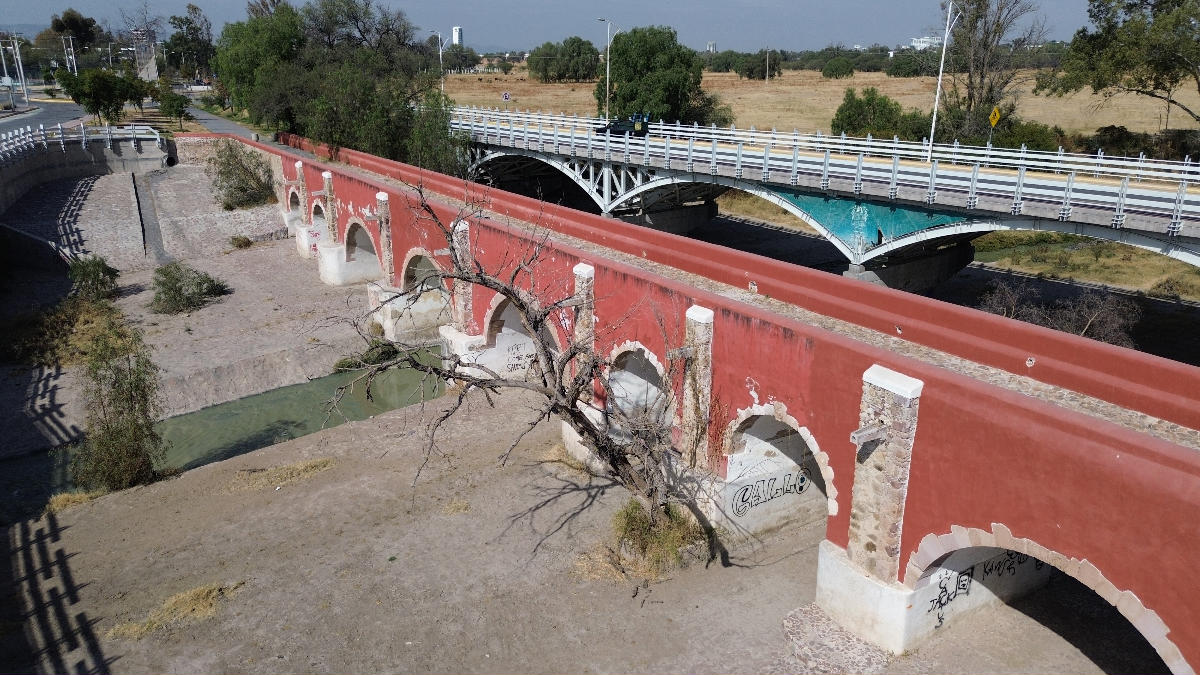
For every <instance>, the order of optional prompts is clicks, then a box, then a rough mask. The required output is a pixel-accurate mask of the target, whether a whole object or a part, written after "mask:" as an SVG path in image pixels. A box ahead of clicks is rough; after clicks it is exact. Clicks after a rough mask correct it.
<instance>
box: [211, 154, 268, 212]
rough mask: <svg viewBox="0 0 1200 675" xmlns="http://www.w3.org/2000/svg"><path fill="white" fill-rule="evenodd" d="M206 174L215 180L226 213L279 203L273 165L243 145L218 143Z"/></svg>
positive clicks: (219, 198) (218, 195)
mask: <svg viewBox="0 0 1200 675" xmlns="http://www.w3.org/2000/svg"><path fill="white" fill-rule="evenodd" d="M205 173H207V174H208V176H209V178H211V179H212V187H213V194H215V195H216V197H217V201H219V202H221V206H223V207H224V208H225V210H227V211H231V210H233V209H245V208H249V207H252V206H259V205H260V204H269V203H272V202H274V201H275V200H276V197H275V178H274V176H273V175H272V173H271V165H270V163H268V162H267V159H266V157H263V155H262V154H261V153H259V152H258V151H256V150H254V149H253V148H250V147H247V146H245V145H243V144H241V143H236V142H234V141H225V140H222V141H218V142H217V144H216V148H215V151H214V152H213V154H212V157H209V159H208V166H207V167H206V169H205Z"/></svg>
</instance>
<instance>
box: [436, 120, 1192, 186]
mask: <svg viewBox="0 0 1200 675" xmlns="http://www.w3.org/2000/svg"><path fill="white" fill-rule="evenodd" d="M454 112H455V116H457V117H462V118H466V117H470V116H472V115H474V116H479V115H486V116H487V117H488V118H489V119H492V120H495V121H497V122H500V123H505V122H507V123H509V124H518V123H519V124H522V125H523V124H525V123H532V124H535V125H536V124H538V123H541V124H542V125H558V126H560V127H567V128H574V129H581V130H587V129H593V130H594V129H596V128H599V127H600V126H603V125H604V124H605V121H604V120H603V119H602V118H593V117H586V116H585V117H580V116H578V115H566V114H557V115H555V114H547V113H530V112H517V111H508V110H493V109H487V108H474V107H458V108H456V109H455V111H454ZM650 133H651V134H652V135H654V136H660V137H667V138H678V139H682V140H687V139H695V140H697V141H710V140H716V141H717V142H718V143H727V144H737V143H743V144H745V145H750V146H756V147H764V146H771V147H773V148H776V149H790V148H793V147H794V148H799V149H800V150H801V151H807V152H824V151H826V150H829V151H830V152H833V153H836V154H843V155H857V154H859V153H862V154H865V155H868V156H879V157H893V156H899V157H900V158H901V159H904V160H910V161H917V162H924V163H928V162H927V159H926V158H927V157H928V155H929V142H928V139H926V140H924V141H921V142H919V143H918V142H913V141H901V140H900V139H899V138H897V137H893V138H890V139H884V138H873V137H872V136H870V135H868V136H867V137H866V138H858V137H853V136H847V135H845V134H842V135H840V136H829V135H826V134H822V133H820V132H817V133H815V134H802V133H800V132H799V131H795V130H793V131H792V132H791V133H787V132H779V131H776V130H774V129H772V130H771V131H757V130H755V129H754V128H753V127H752V128H750V129H738V128H737V127H735V126H732V125H731V126H730V127H728V128H725V127H717V126H716V125H712V126H707V127H705V126H700V125H697V124H691V125H686V124H680V123H679V122H676V123H674V124H669V123H664V122H657V123H652V124H651V125H650ZM933 159H937V160H939V161H942V162H951V163H954V164H972V163H974V162H980V163H982V164H984V165H985V166H989V167H990V166H998V167H1013V168H1016V167H1020V166H1024V167H1026V169H1027V170H1035V171H1047V172H1050V173H1067V172H1071V171H1075V172H1076V173H1090V174H1091V175H1093V176H1096V177H1099V176H1113V177H1117V178H1123V177H1126V176H1129V177H1130V178H1131V179H1133V180H1134V181H1141V180H1165V181H1168V182H1171V183H1177V182H1179V181H1180V180H1187V181H1189V182H1195V181H1200V161H1192V158H1191V156H1188V157H1187V158H1185V159H1184V161H1182V162H1177V161H1167V160H1157V159H1150V158H1147V157H1146V156H1145V153H1142V154H1140V155H1139V156H1137V157H1116V156H1108V155H1105V154H1104V150H1103V148H1102V149H1100V150H1098V151H1097V153H1096V154H1095V155H1085V154H1080V153H1069V152H1065V151H1064V150H1063V149H1062V147H1059V149H1058V151H1057V152H1046V151H1042V150H1028V149H1026V148H1024V147H1022V148H1020V149H1017V150H1013V149H1008V148H996V147H993V146H991V145H987V146H974V145H963V144H960V143H959V142H958V141H955V142H954V143H949V144H947V143H935V144H934V146H933ZM1197 160H1200V158H1197Z"/></svg>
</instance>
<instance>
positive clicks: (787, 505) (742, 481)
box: [725, 414, 829, 533]
mask: <svg viewBox="0 0 1200 675" xmlns="http://www.w3.org/2000/svg"><path fill="white" fill-rule="evenodd" d="M806 433H807V432H805V433H802V432H801V430H800V429H798V428H796V427H794V426H792V425H790V424H788V423H786V422H784V421H782V420H780V419H778V418H776V417H775V416H774V415H765V414H764V415H754V416H751V417H749V418H747V419H745V420H744V421H742V423H741V424H739V425H738V426H737V428H736V429H735V430H734V432H733V434H732V436H731V437H730V448H729V449H730V453H729V459H728V464H727V472H726V478H725V480H726V487H725V492H726V494H727V495H728V499H727V500H726V508H727V509H728V510H729V513H727V514H725V515H726V517H727V518H728V519H729V520H730V522H731V523H733V524H735V525H736V526H737V527H741V528H745V529H747V530H751V531H756V532H758V531H763V530H768V529H771V528H775V527H779V526H780V525H784V524H786V523H794V524H797V525H801V526H803V525H811V524H819V525H820V528H819V529H820V532H821V533H824V531H825V521H826V519H827V518H828V515H829V491H828V489H827V488H826V484H825V476H824V474H823V473H822V467H821V466H820V465H819V463H818V462H817V458H816V455H815V453H814V449H813V448H812V447H810V445H809V443H810V439H811V438H812V437H811V436H808V437H807V438H806Z"/></svg>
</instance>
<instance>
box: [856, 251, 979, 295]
mask: <svg viewBox="0 0 1200 675" xmlns="http://www.w3.org/2000/svg"><path fill="white" fill-rule="evenodd" d="M974 259H975V247H974V246H972V245H971V243H970V242H962V243H958V244H954V245H952V246H946V247H944V248H940V249H937V250H936V251H933V252H931V253H925V254H922V255H916V256H910V257H904V258H891V259H883V260H872V261H868V262H867V263H865V264H855V263H851V264H850V267H849V269H847V270H846V271H845V272H842V276H844V277H849V278H851V279H858V280H860V281H866V282H868V283H872V284H877V285H879V286H887V287H888V288H895V289H898V290H901V291H908V292H910V293H924V292H925V291H928V290H931V289H933V288H934V287H936V286H937V285H938V284H940V283H942V282H943V281H946V280H947V279H949V278H950V277H952V276H954V275H955V274H958V272H959V270H961V269H962V268H964V267H966V266H967V265H969V264H971V261H973V260H974Z"/></svg>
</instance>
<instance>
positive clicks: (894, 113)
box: [830, 87, 929, 140]
mask: <svg viewBox="0 0 1200 675" xmlns="http://www.w3.org/2000/svg"><path fill="white" fill-rule="evenodd" d="M830 130H831V131H833V133H835V134H841V133H845V134H847V135H850V136H866V135H867V134H871V135H873V136H875V137H877V138H891V137H892V136H899V137H900V138H901V139H903V140H920V139H921V138H922V137H923V136H924V135H926V134H928V132H929V116H928V115H924V114H922V113H920V112H918V111H916V110H911V111H909V112H904V111H903V110H902V109H901V107H900V104H899V103H898V102H896V101H894V100H892V99H891V98H888V97H887V96H885V95H883V94H880V93H879V91H878V90H876V89H875V88H874V87H868V88H866V89H864V90H863V93H862V97H859V96H858V95H857V94H856V93H855V91H854V89H852V88H850V89H846V95H845V97H844V98H843V99H842V104H841V105H840V106H838V109H837V112H836V113H834V115H833V121H832V122H831V123H830Z"/></svg>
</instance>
